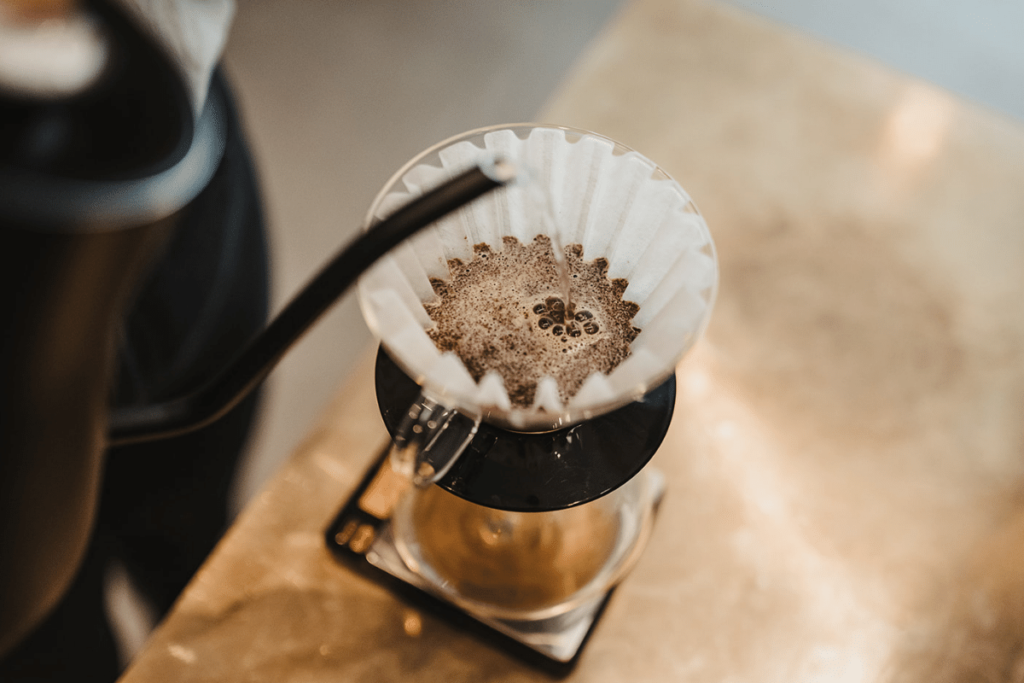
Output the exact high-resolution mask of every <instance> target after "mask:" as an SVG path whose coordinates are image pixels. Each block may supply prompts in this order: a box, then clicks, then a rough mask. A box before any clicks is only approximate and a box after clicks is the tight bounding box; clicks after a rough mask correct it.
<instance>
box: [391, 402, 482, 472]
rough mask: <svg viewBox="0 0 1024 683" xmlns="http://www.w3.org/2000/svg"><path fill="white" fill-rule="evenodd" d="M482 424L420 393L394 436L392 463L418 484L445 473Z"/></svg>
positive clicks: (476, 418) (477, 418)
mask: <svg viewBox="0 0 1024 683" xmlns="http://www.w3.org/2000/svg"><path fill="white" fill-rule="evenodd" d="M479 428H480V418H479V417H470V416H468V415H466V414H464V413H461V412H459V411H458V410H455V409H454V408H448V407H447V406H444V405H443V404H441V403H440V402H438V401H437V400H435V399H433V398H430V397H429V396H427V395H426V394H423V393H421V394H420V395H419V397H418V398H417V399H416V400H415V401H414V402H413V403H412V405H410V406H409V409H408V410H407V411H406V413H405V417H403V418H402V422H401V424H400V425H399V427H398V431H396V432H395V435H394V437H393V438H392V446H391V452H390V459H391V466H392V467H393V468H394V469H395V470H396V471H397V472H398V473H400V474H402V475H404V476H406V477H408V478H409V479H411V480H412V482H413V483H414V484H415V485H416V486H417V487H419V488H426V487H427V486H430V485H431V484H433V483H434V482H436V481H438V480H439V479H441V478H442V477H444V476H445V475H446V474H447V473H448V470H450V469H451V467H452V465H454V464H455V461H456V460H458V459H459V456H461V455H462V453H463V451H465V450H466V447H467V446H469V444H470V443H471V442H472V441H473V437H474V436H476V433H477V430H478V429H479Z"/></svg>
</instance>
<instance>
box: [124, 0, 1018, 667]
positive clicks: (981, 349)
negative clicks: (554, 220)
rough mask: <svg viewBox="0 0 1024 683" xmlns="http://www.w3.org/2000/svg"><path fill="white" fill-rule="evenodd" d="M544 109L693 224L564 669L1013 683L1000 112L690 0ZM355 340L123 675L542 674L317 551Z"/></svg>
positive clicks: (362, 403) (343, 432) (373, 419)
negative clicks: (616, 522) (642, 453)
mask: <svg viewBox="0 0 1024 683" xmlns="http://www.w3.org/2000/svg"><path fill="white" fill-rule="evenodd" d="M541 119H542V120H544V121H547V122H552V123H560V124H566V125H571V126H577V127H581V128H587V129H591V130H594V131H597V132H600V133H602V134H604V135H607V136H609V137H611V138H615V139H618V140H620V141H622V142H624V143H625V144H627V145H629V146H631V147H634V148H635V149H637V150H639V151H640V152H642V153H644V154H646V155H647V156H649V157H651V158H652V159H654V160H655V161H657V162H659V163H660V164H661V165H662V166H663V167H664V168H665V170H667V171H668V172H669V173H670V174H671V175H673V176H674V177H675V178H676V179H678V180H679V181H680V183H681V184H682V185H683V186H684V187H685V188H686V189H687V190H688V191H689V192H690V193H691V194H692V196H693V197H694V198H695V199H696V201H697V204H698V205H699V206H700V207H701V211H702V212H703V214H704V215H705V217H706V219H707V221H708V224H709V226H710V228H711V231H712V234H713V236H714V238H715V240H716V245H717V249H718V255H719V260H720V268H721V282H720V289H719V297H718V302H717V306H716V309H715V312H714V314H713V317H712V322H711V326H710V328H709V330H708V334H707V337H706V339H705V340H704V341H702V342H701V343H700V344H698V345H697V347H695V349H694V350H693V352H691V354H690V355H689V356H688V357H687V358H686V359H684V361H683V362H682V363H681V364H680V366H679V368H678V372H677V378H678V382H679V396H678V401H677V406H676V414H675V418H674V420H673V423H672V427H671V429H670V431H669V434H668V437H667V438H666V441H665V443H664V444H663V446H662V448H661V450H660V451H659V452H658V453H657V455H655V458H654V461H653V463H654V464H655V465H656V466H657V467H658V468H659V469H660V470H661V471H662V472H664V473H665V475H666V479H667V485H668V492H667V495H666V499H665V501H664V503H663V506H662V510H661V513H660V516H659V520H658V523H657V525H656V528H655V530H654V533H653V535H652V538H651V540H650V543H649V545H648V547H647V549H646V551H645V552H644V555H643V557H642V558H641V559H640V562H639V564H638V565H637V566H636V568H635V569H634V571H633V572H632V574H631V575H630V576H629V577H628V578H627V579H626V580H625V582H624V584H623V585H622V586H621V587H620V589H619V591H617V592H616V594H615V596H614V597H613V599H612V601H611V603H610V605H609V608H608V610H607V612H606V613H605V616H604V618H603V619H602V621H601V623H600V624H599V625H598V627H597V629H596V631H595V633H594V636H593V638H592V639H591V641H590V643H589V644H588V646H587V649H586V650H585V651H584V653H583V657H582V659H581V661H580V664H579V666H578V667H577V669H576V670H575V672H574V673H573V674H572V675H571V676H570V678H569V680H580V681H623V680H629V681H659V682H661V681H694V682H698V681H699V682H703V681H708V682H711V681H727V680H733V681H741V680H742V681H780V682H783V681H785V682H793V681H808V682H809V681H830V682H840V681H841V682H843V683H846V682H860V681H865V682H866V681H894V682H896V681H899V682H904V681H906V682H911V681H928V682H929V683H935V682H943V681H950V682H952V681H997V680H998V681H1020V680H1024V654H1022V653H1024V420H1022V410H1024V307H1022V306H1021V303H1020V297H1021V292H1024V128H1022V127H1021V126H1020V125H1019V124H1018V123H1015V122H1012V121H1010V120H1008V119H1005V118H1001V117H999V116H997V115H995V114H993V113H990V112H987V111H983V110H981V109H979V108H977V107H974V106H972V105H969V104H965V103H964V102H962V101H959V100H957V99H955V98H954V97H952V96H950V95H949V94H947V93H945V92H943V91H941V90H939V89H937V88H934V87H932V86H929V85H926V84H923V83H921V82H918V81H914V80H910V79H908V78H905V77H902V76H899V75H897V74H894V73H892V72H890V71H888V70H886V69H883V68H881V67H880V66H878V65H877V64H874V63H872V62H869V61H866V60H863V59H860V58H857V57H853V56H851V55H848V54H845V53H842V52H839V51H837V50H835V49H833V48H830V47H828V46H825V45H823V44H821V43H818V42H815V41H813V40H811V39H808V38H805V37H802V36H800V35H798V34H795V33H791V32H789V31H787V30H784V29H781V28H779V27H777V26H775V25H772V24H769V23H767V22H765V21H763V20H759V19H756V18H753V17H751V16H749V15H747V14H743V13H741V12H739V11H735V10H731V9H728V8H725V7H722V6H719V5H716V4H713V3H707V2H690V1H685V0H635V1H634V2H632V3H631V4H629V5H628V6H627V7H626V8H625V10H624V11H623V13H622V14H621V15H619V16H618V17H617V19H616V20H615V21H613V22H612V24H611V25H610V26H609V27H608V29H607V30H606V31H605V32H604V34H603V35H602V36H601V37H600V38H599V39H598V40H597V41H596V42H595V43H594V44H593V45H592V46H591V48H590V49H589V51H588V52H587V53H586V54H585V55H584V57H583V58H582V59H581V60H580V62H579V63H578V64H577V66H576V68H575V70H574V71H573V73H572V74H571V76H570V78H569V79H568V81H567V82H566V83H565V84H564V85H563V86H562V88H561V89H560V91H559V94H558V95H557V96H556V98H555V99H554V100H553V101H552V102H551V103H550V104H549V106H548V108H547V109H546V111H545V112H544V115H543V116H542V117H541ZM371 375H372V362H371V359H370V358H369V357H367V358H366V360H365V361H364V362H363V363H362V364H361V365H360V366H359V368H358V370H357V371H356V372H355V373H354V375H353V377H352V378H351V379H350V381H349V382H348V384H347V385H346V386H345V387H344V388H342V390H341V391H340V393H339V395H338V398H337V400H336V401H335V403H334V404H333V405H331V406H330V408H329V409H328V410H327V411H326V413H325V414H324V416H323V418H322V419H321V420H320V422H319V427H318V428H317V429H316V430H314V432H313V433H311V434H310V436H309V438H308V439H307V440H306V441H305V443H304V445H303V446H302V447H300V448H299V449H298V450H297V451H296V452H295V453H294V454H293V456H292V457H291V458H290V459H289V461H288V462H287V464H286V465H285V466H284V467H283V469H282V470H281V471H280V472H279V473H278V475H277V476H276V477H275V478H274V480H273V481H272V482H271V483H270V485H269V486H268V487H267V488H266V489H265V490H264V492H263V493H262V494H260V495H259V497H258V498H257V499H256V500H255V501H254V502H253V503H252V504H251V505H250V506H249V507H248V508H247V509H246V510H245V511H244V513H243V514H242V515H241V517H240V518H239V519H238V521H237V522H236V524H235V525H234V526H233V527H232V529H231V530H230V532H229V533H228V535H227V536H226V537H225V539H224V540H223V541H222V543H221V544H220V545H219V546H218V548H217V549H216V551H215V552H214V554H213V555H212V556H211V557H210V559H209V561H208V562H207V563H206V565H205V566H204V567H203V569H202V570H201V571H200V572H199V574H198V575H197V576H196V578H195V579H194V581H193V582H192V584H191V585H190V586H189V588H188V589H187V590H186V592H185V594H184V595H183V596H182V598H181V600H180V601H179V602H178V604H177V606H176V607H175V609H174V610H173V612H172V613H171V614H170V616H169V617H168V618H167V619H166V620H165V621H164V622H163V623H162V624H161V626H160V627H159V628H158V630H157V632H156V633H155V634H154V636H153V638H152V639H151V641H150V642H149V644H148V645H147V647H146V648H145V650H144V651H143V652H142V653H141V655H140V656H139V657H138V658H137V659H136V661H135V662H134V663H133V665H132V666H131V668H130V669H129V671H128V672H127V673H126V674H125V676H124V678H123V681H124V682H125V683H152V682H156V681H175V682H186V681H188V682H193V681H196V682H197V681H236V680H237V681H242V680H245V681H342V680H360V681H362V680H373V681H377V680H381V681H384V680H402V681H419V680H422V681H445V682H446V683H455V682H457V681H503V682H504V681H531V680H546V679H547V678H548V677H547V676H546V675H545V674H543V673H540V672H538V671H537V670H535V669H533V668H530V667H529V666H526V665H524V664H520V663H519V662H518V661H517V660H515V659H513V658H511V657H509V656H507V655H505V654H503V653H501V652H499V651H497V650H495V649H493V648H492V647H490V646H489V645H487V644H486V643H485V642H483V641H481V640H479V639H478V638H476V637H474V636H473V635H472V634H470V633H467V632H464V631H462V630H459V629H457V628H455V627H453V626H450V625H448V624H447V623H446V622H445V621H442V620H439V619H436V618H434V617H432V616H430V615H428V614H425V613H421V612H419V611H417V610H416V609H414V608H412V607H410V606H408V605H407V604H405V603H403V602H401V601H400V600H398V599H396V598H395V597H393V595H392V594H391V593H390V592H388V590H386V589H385V588H383V587H381V586H379V585H377V584H376V583H374V582H372V581H370V580H368V579H366V578H363V577H362V576H361V575H359V574H356V573H355V572H353V571H352V570H350V569H349V568H347V567H345V566H343V565H341V564H339V563H338V562H337V561H335V559H334V558H333V556H332V555H331V553H330V552H329V550H328V549H327V547H326V546H325V543H324V537H323V534H324V530H325V528H326V527H327V525H328V524H329V523H330V521H331V520H332V519H333V517H334V515H335V514H336V513H337V510H338V508H339V506H340V505H341V504H342V502H343V501H344V500H345V499H346V498H347V496H348V495H349V494H350V493H351V492H352V490H353V488H354V487H355V486H356V484H357V482H358V481H359V479H360V478H361V476H362V474H363V470H364V469H365V468H366V467H367V466H368V464H369V463H370V462H371V461H372V460H373V458H374V456H375V455H376V454H377V452H378V450H379V448H380V447H381V446H382V445H383V443H384V440H385V431H384V429H383V425H382V424H381V421H380V418H379V414H378V412H377V407H376V401H375V399H374V397H373V389H372V386H371Z"/></svg>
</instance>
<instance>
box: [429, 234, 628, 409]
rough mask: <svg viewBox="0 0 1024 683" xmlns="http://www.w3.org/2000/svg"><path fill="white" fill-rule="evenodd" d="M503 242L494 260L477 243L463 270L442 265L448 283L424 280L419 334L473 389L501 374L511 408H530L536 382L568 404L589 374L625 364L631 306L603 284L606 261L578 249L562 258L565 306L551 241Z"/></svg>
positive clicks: (621, 285) (615, 287)
mask: <svg viewBox="0 0 1024 683" xmlns="http://www.w3.org/2000/svg"><path fill="white" fill-rule="evenodd" d="M502 241H503V245H502V247H503V248H502V249H501V251H494V250H493V249H491V247H490V246H489V245H487V244H478V245H476V246H475V247H474V248H473V251H474V254H475V255H474V257H473V259H472V260H471V261H469V262H468V263H463V262H462V261H461V260H460V259H451V260H450V261H448V270H449V273H450V274H451V279H450V280H449V281H448V282H445V281H443V280H437V279H432V280H431V285H432V286H433V288H434V292H435V293H436V294H437V296H438V298H437V300H436V301H434V302H432V303H427V304H424V308H426V310H427V313H428V314H429V315H430V318H431V319H432V320H433V321H434V322H435V323H436V325H435V326H434V327H433V328H431V329H429V330H427V333H428V334H429V335H430V338H431V339H432V340H433V341H434V343H435V344H436V345H437V348H438V349H440V350H441V351H452V352H454V353H455V354H456V355H457V356H458V357H459V358H460V359H462V362H463V363H465V365H466V368H467V369H468V370H469V372H470V374H471V375H472V376H473V378H474V379H475V380H477V381H479V380H480V378H482V377H483V376H484V375H485V374H486V373H487V372H489V371H491V370H496V371H497V372H498V373H500V374H501V377H502V379H503V380H504V382H505V389H506V390H507V391H508V395H509V398H510V399H511V401H512V405H513V406H516V407H520V408H528V407H530V406H531V405H532V404H533V400H534V395H535V394H536V391H537V383H538V382H539V381H540V379H541V378H542V377H544V376H545V375H548V376H551V377H554V378H555V381H556V382H557V383H558V390H559V394H560V396H561V399H562V402H563V403H565V402H568V400H569V399H570V398H572V397H573V396H574V395H575V394H576V392H577V391H579V388H580V386H581V385H582V384H583V381H584V380H585V379H586V378H587V377H589V376H590V375H591V374H592V373H594V372H603V373H608V372H611V371H612V370H613V369H614V368H615V367H616V366H617V365H618V364H619V363H621V362H622V361H623V360H624V359H625V358H627V357H628V356H629V345H630V342H632V341H633V339H635V338H636V335H637V334H638V333H639V332H640V330H638V329H637V328H635V327H633V325H632V321H633V316H634V315H636V312H637V311H638V310H639V307H638V306H637V305H636V304H635V303H633V302H630V301H624V300H623V299H622V294H623V292H624V291H625V290H626V287H627V285H628V284H629V283H628V282H627V281H626V280H623V279H615V280H610V279H609V278H608V261H607V260H605V259H603V258H597V259H593V260H590V261H586V260H584V258H583V257H584V254H583V247H582V246H580V245H579V244H571V245H568V246H566V247H565V249H564V255H565V259H564V266H565V267H566V270H567V272H568V280H569V287H570V295H569V297H568V298H569V302H570V303H569V304H568V305H566V300H565V299H566V296H565V294H562V292H563V291H564V284H563V283H562V282H561V281H560V276H559V267H558V265H557V264H556V261H555V256H554V252H553V250H552V246H551V240H550V239H549V238H548V237H546V236H544V235H538V236H537V237H535V238H534V239H533V241H532V242H530V243H529V244H521V243H520V242H519V241H518V240H517V239H516V238H514V237H505V238H503V240H502Z"/></svg>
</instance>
